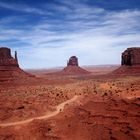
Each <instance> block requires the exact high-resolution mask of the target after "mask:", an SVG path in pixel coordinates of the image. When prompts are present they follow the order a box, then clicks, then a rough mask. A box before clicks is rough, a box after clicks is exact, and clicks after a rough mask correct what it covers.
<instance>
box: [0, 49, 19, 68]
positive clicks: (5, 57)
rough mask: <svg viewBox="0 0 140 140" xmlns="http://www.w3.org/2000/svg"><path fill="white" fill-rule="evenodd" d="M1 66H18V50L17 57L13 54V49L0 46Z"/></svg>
mask: <svg viewBox="0 0 140 140" xmlns="http://www.w3.org/2000/svg"><path fill="white" fill-rule="evenodd" d="M0 66H15V67H18V66H19V65H18V59H17V52H15V58H13V57H12V56H11V50H10V49H9V48H6V47H0Z"/></svg>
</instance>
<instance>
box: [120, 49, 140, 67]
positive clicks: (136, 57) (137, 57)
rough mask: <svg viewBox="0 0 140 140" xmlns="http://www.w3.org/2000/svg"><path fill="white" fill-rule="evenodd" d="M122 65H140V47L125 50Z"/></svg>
mask: <svg viewBox="0 0 140 140" xmlns="http://www.w3.org/2000/svg"><path fill="white" fill-rule="evenodd" d="M122 65H128V66H131V65H140V47H139V48H138V47H137V48H136V47H135V48H128V49H127V50H125V51H124V52H123V53H122Z"/></svg>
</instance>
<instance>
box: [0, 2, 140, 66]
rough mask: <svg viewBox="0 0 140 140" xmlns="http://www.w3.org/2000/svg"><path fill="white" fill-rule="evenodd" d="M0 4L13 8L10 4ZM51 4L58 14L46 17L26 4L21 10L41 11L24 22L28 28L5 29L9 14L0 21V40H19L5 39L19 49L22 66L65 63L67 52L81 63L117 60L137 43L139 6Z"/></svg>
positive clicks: (10, 22)
mask: <svg viewBox="0 0 140 140" xmlns="http://www.w3.org/2000/svg"><path fill="white" fill-rule="evenodd" d="M0 6H3V7H5V8H8V9H11V10H14V9H12V6H13V5H12V6H10V7H8V6H7V5H2V3H0ZM6 6H7V7H6ZM44 6H46V5H44ZM16 7H18V6H16ZM77 7H78V8H77ZM51 8H52V10H53V9H54V11H55V12H54V13H53V14H54V15H55V14H57V13H56V11H57V12H60V13H59V14H60V15H61V16H62V17H60V18H59V17H56V18H55V19H54V18H48V17H47V16H46V15H45V13H44V11H45V10H44V9H39V8H31V7H28V6H26V8H25V9H24V12H29V13H37V14H40V15H43V19H42V20H41V21H40V22H37V23H36V24H34V25H33V26H31V25H25V26H24V28H25V27H26V26H29V28H28V27H27V28H28V30H26V29H24V28H20V29H18V28H10V29H9V28H8V25H10V24H11V25H12V23H13V22H14V20H12V18H11V17H10V18H9V19H8V18H7V19H6V18H5V19H2V20H1V21H0V27H1V32H0V41H3V40H9V39H13V40H16V41H15V42H14V43H15V44H16V43H18V44H21V46H18V45H16V46H14V44H13V42H12V43H11V44H10V42H7V43H8V45H9V46H8V47H11V48H14V50H17V51H18V52H19V59H20V64H21V66H22V67H23V68H43V67H55V66H65V65H66V61H67V59H68V58H69V57H70V56H71V55H77V56H78V57H79V61H80V64H81V65H92V64H95V65H97V64H113V63H114V64H119V63H120V54H121V52H122V51H123V50H124V49H126V48H127V47H133V46H134V47H135V46H139V45H140V40H139V38H140V26H139V22H140V11H139V10H135V9H134V10H122V11H117V12H115V11H114V12H112V11H106V10H104V9H102V8H99V7H91V6H88V5H84V4H79V5H75V3H74V4H73V3H71V2H67V1H65V2H64V1H63V4H62V5H53V6H52V7H51ZM16 10H20V8H19V9H18V8H16ZM51 12H52V11H51ZM54 15H53V16H54ZM22 18H23V19H24V17H22ZM5 23H6V24H5ZM10 45H11V46H10Z"/></svg>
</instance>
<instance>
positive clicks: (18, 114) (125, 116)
mask: <svg viewBox="0 0 140 140" xmlns="http://www.w3.org/2000/svg"><path fill="white" fill-rule="evenodd" d="M90 69H91V68H90ZM96 70H98V69H96ZM112 70H114V69H113V68H110V69H109V68H108V69H106V70H105V69H104V70H103V72H102V69H101V68H100V70H99V72H98V73H99V74H100V75H95V74H94V73H91V74H90V75H79V76H76V75H74V76H73V75H69V76H64V75H62V76H61V75H59V76H57V75H52V74H50V75H49V74H45V73H44V71H43V73H40V74H39V72H36V73H37V76H38V75H39V77H41V78H43V79H44V82H40V81H38V83H29V84H28V83H26V84H19V83H18V84H17V85H16V84H14V85H12V83H9V85H8V86H7V85H2V84H1V85H0V140H139V139H140V75H133V76H132V75H125V76H118V75H108V74H107V73H109V72H111V71H112ZM93 71H94V72H95V69H94V70H93ZM33 73H34V72H33ZM105 73H106V74H107V75H101V74H105ZM46 81H47V82H46ZM49 81H50V83H49Z"/></svg>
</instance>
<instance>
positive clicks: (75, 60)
mask: <svg viewBox="0 0 140 140" xmlns="http://www.w3.org/2000/svg"><path fill="white" fill-rule="evenodd" d="M67 66H78V58H77V57H76V56H72V57H70V59H69V61H68V63H67Z"/></svg>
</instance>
